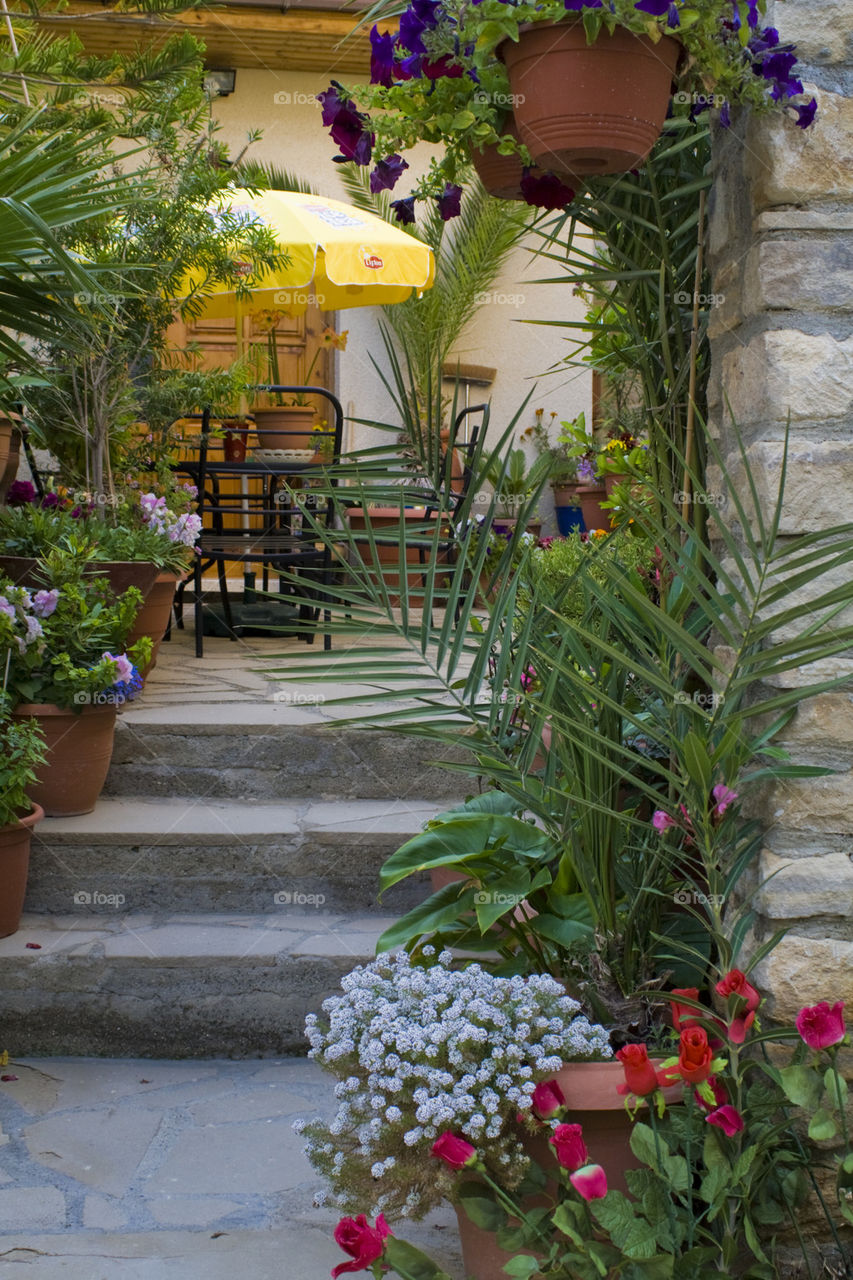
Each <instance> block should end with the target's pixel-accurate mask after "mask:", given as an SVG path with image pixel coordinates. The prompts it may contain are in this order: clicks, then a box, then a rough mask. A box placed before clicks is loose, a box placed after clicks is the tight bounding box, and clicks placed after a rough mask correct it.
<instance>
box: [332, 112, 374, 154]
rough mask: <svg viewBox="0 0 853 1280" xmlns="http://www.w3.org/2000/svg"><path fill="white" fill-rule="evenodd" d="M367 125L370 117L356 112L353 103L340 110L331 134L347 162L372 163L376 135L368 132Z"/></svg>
mask: <svg viewBox="0 0 853 1280" xmlns="http://www.w3.org/2000/svg"><path fill="white" fill-rule="evenodd" d="M367 123H368V117H367V116H366V115H364V114H363V112H361V111H358V110H356V108H355V107H354V106H353V104H352V103H351V102H346V103H344V104H343V105H342V106H341V107H340V108H339V110H338V113H337V115H336V116H335V120H334V123H333V124H332V128H331V134H332V141H333V142H334V143H335V144H336V146H338V147H339V148H340V151H341V155H342V156H343V157H344V159H345V160H355V162H356V164H369V163H370V154H371V151H372V149H373V139H374V135H373V134H372V133H369V132H368V131H367V130H366V128H365V126H366V124H367Z"/></svg>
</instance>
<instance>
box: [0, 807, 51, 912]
mask: <svg viewBox="0 0 853 1280" xmlns="http://www.w3.org/2000/svg"><path fill="white" fill-rule="evenodd" d="M43 817H44V809H42V808H41V806H40V805H37V804H34V805H33V811H32V813H29V814H27V816H26V817H25V818H20V819H19V820H18V822H13V823H10V824H9V826H8V827H0V938H8V937H9V935H10V934H11V933H17V931H18V925H19V924H20V923H21V912H22V911H23V909H24V897H25V896H26V892H27V872H28V870H29V866H30V842H31V840H32V837H33V827H34V826H35V825H36V823H37V822H41V820H42V818H43Z"/></svg>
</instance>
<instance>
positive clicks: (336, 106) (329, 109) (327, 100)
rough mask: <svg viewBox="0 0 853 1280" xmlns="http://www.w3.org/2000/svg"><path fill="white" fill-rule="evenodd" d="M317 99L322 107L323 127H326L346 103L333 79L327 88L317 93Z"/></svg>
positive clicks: (333, 121)
mask: <svg viewBox="0 0 853 1280" xmlns="http://www.w3.org/2000/svg"><path fill="white" fill-rule="evenodd" d="M317 101H318V102H319V103H320V106H321V107H322V108H323V128H324V129H328V128H330V126H331V125H333V124H334V123H335V121H336V120H337V118H338V112H339V111H341V110H342V109H343V107H344V106H345V105H346V103H345V102H344V100H343V98H341V96H340V94H339V93H338V86H337V85H336V83H335V81H334V80H333V81H332V83H331V85H330V86H329V88H328V89H324V90H323V92H322V93H318V94H317Z"/></svg>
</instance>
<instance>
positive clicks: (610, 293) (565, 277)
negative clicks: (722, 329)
mask: <svg viewBox="0 0 853 1280" xmlns="http://www.w3.org/2000/svg"><path fill="white" fill-rule="evenodd" d="M709 161H710V131H709V129H708V128H702V127H700V126H698V125H696V124H694V123H692V122H691V121H689V120H688V119H686V118H684V117H679V118H673V119H671V120H668V121H667V122H666V125H665V127H664V132H663V135H662V137H661V138H660V140H659V141H658V142H657V144H656V145H655V147H654V150H653V151H652V154H651V155H650V157H649V158H648V160H647V161H646V163H645V164H644V165H643V167H642V169H640V170H638V171H637V172H635V173H631V174H625V175H624V176H620V177H618V178H615V179H611V178H595V179H591V180H590V181H589V183H588V186H587V190H586V191H584V192H582V193H579V194H578V195H577V196H576V197H575V199H574V201H573V202H572V205H571V207H570V209H569V210H568V211H567V212H563V213H560V214H558V215H557V216H556V217H555V218H553V219H552V220H550V221H549V222H547V223H543V224H539V225H538V226H537V227H535V228H534V230H535V231H536V232H537V233H538V235H539V236H540V241H541V245H540V250H539V253H540V256H541V257H542V258H543V259H544V260H545V261H547V262H550V263H553V264H554V274H553V275H551V276H549V277H548V280H549V282H551V283H559V284H563V285H566V284H570V285H572V287H573V288H575V289H580V290H582V291H583V293H584V295H585V296H586V297H587V298H588V300H589V302H590V310H591V316H588V317H586V318H585V319H584V320H581V321H568V320H566V321H557V322H552V323H557V324H560V325H561V326H563V327H565V328H568V329H570V330H572V331H573V332H574V333H576V334H577V336H578V345H577V348H576V350H575V352H574V353H573V356H572V358H571V360H570V363H575V364H577V363H580V364H583V365H586V366H590V365H591V366H592V368H594V369H597V370H598V371H599V372H600V373H601V374H602V376H603V378H604V379H605V383H606V382H607V380H608V379H614V380H615V381H616V382H617V383H619V384H623V383H624V382H625V381H626V380H627V382H628V383H630V386H631V387H632V388H636V389H637V391H638V393H639V400H640V406H639V410H638V412H637V419H638V420H634V421H633V423H632V425H633V429H634V431H635V434H638V435H643V436H644V437H645V438H647V439H648V440H649V444H650V450H649V454H650V458H651V460H652V466H653V469H654V470H653V475H652V488H653V491H654V492H656V493H661V492H662V493H666V494H669V495H672V494H673V493H674V492H676V491H677V490H681V489H684V488H685V473H684V468H683V460H684V459H685V458H686V459H687V460H688V461H689V462H690V463H691V464H692V465H695V466H696V467H697V468H698V469H699V470H700V473H701V468H702V457H701V453H700V452H698V449H699V446H700V445H701V436H698V437H697V436H696V435H695V433H694V423H695V421H696V418H697V416H698V417H702V416H703V415H704V413H705V410H706V399H705V387H706V383H707V375H708V369H709V352H708V342H707V319H708V313H709V310H710V307H709V305H708V302H709V293H710V286H709V283H708V278H707V275H706V272H705V267H704V262H703V252H702V240H703V235H704V196H705V192H706V191H707V190H708V188H709V187H710V185H711V175H710V173H709ZM591 322H592V323H591ZM699 510H700V508H699V507H698V506H694V512H696V513H698V512H699Z"/></svg>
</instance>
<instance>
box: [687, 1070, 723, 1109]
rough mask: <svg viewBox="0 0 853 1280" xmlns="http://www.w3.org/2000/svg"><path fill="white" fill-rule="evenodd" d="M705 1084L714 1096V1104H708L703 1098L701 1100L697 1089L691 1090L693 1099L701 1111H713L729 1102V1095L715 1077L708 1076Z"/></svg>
mask: <svg viewBox="0 0 853 1280" xmlns="http://www.w3.org/2000/svg"><path fill="white" fill-rule="evenodd" d="M706 1083H707V1084H708V1085H709V1086H710V1088H711V1092H712V1093H713V1095H714V1099H715V1101H714V1102H708V1101H707V1100H706V1099H705V1098H703V1097H702V1094H701V1093H700V1092H699V1090H698V1089H694V1090H693V1097H694V1098H695V1099H696V1101H697V1103H698V1104H699V1106H700V1107H701V1108H702V1110H703V1111H713V1110H714V1109H715V1108H716V1107H722V1106H724V1105H725V1104H726V1103H727V1102H728V1100H729V1095H728V1092H727V1090H726V1089H725V1088H724V1086H723V1085H721V1084H720V1082H719V1080H718V1079H717V1077H716V1076H708V1079H707V1082H706Z"/></svg>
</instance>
